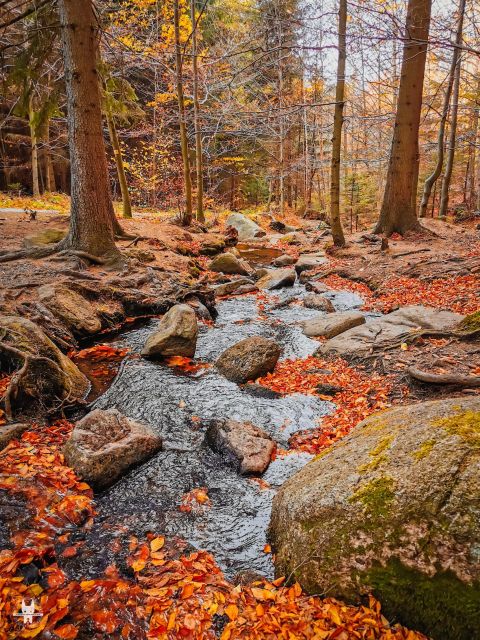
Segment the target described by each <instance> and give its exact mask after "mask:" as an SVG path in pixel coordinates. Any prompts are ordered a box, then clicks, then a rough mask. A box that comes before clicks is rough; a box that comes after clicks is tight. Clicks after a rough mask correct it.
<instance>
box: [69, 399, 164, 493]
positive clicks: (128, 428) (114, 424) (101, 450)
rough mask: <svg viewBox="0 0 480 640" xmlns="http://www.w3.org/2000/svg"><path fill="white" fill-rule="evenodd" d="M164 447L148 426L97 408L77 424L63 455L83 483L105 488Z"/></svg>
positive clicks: (115, 411) (116, 412)
mask: <svg viewBox="0 0 480 640" xmlns="http://www.w3.org/2000/svg"><path fill="white" fill-rule="evenodd" d="M161 447H162V440H161V438H160V437H159V436H157V435H156V434H155V433H154V432H153V431H152V430H151V429H150V428H149V427H147V426H145V425H143V424H141V423H139V422H135V421H134V420H130V419H129V418H126V417H125V416H124V415H122V414H121V413H120V412H119V411H117V410H116V409H109V410H108V411H102V410H100V409H95V410H94V411H92V412H91V413H89V414H88V415H86V416H85V417H84V418H83V419H82V420H80V421H79V422H77V423H76V425H75V428H74V429H73V431H72V434H71V436H70V438H69V439H68V441H67V442H66V444H65V446H64V449H63V453H64V455H65V461H66V463H67V464H68V466H69V467H72V469H73V470H74V471H75V472H76V473H77V474H78V475H79V476H80V478H82V480H85V482H88V483H89V484H91V485H92V486H93V487H94V488H96V489H103V488H105V487H108V486H110V485H111V484H113V483H114V482H115V481H116V480H118V479H119V478H120V477H121V476H122V475H123V474H124V473H125V472H126V471H128V469H130V468H131V467H133V466H135V465H137V464H139V463H140V462H143V461H144V460H147V459H148V458H150V457H151V456H152V455H153V454H154V453H156V452H157V451H159V450H160V449H161Z"/></svg>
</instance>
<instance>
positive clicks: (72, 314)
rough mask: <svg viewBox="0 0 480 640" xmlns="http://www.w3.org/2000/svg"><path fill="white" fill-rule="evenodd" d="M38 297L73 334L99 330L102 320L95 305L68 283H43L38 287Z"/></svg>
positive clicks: (84, 333)
mask: <svg viewBox="0 0 480 640" xmlns="http://www.w3.org/2000/svg"><path fill="white" fill-rule="evenodd" d="M38 297H39V299H40V302H41V303H42V304H44V305H45V306H46V307H47V309H49V310H50V311H51V312H52V313H53V315H54V316H56V317H57V318H59V319H60V320H61V321H62V322H63V323H64V324H65V325H66V326H67V327H68V328H69V329H70V330H71V331H72V332H73V333H74V334H75V335H80V336H82V335H92V334H95V333H98V332H99V331H100V330H101V328H102V321H101V319H100V317H99V315H98V313H97V309H96V308H95V305H93V304H92V303H91V302H90V301H89V300H87V299H86V298H85V297H84V296H82V295H80V294H79V293H77V292H76V291H74V290H73V289H71V288H70V287H68V285H66V284H63V283H58V284H55V283H52V284H46V285H43V287H40V288H39V289H38Z"/></svg>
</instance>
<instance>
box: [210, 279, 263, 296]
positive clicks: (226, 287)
mask: <svg viewBox="0 0 480 640" xmlns="http://www.w3.org/2000/svg"><path fill="white" fill-rule="evenodd" d="M247 285H252V286H255V285H254V283H253V280H250V279H249V278H238V280H231V281H230V282H224V283H223V284H219V285H216V286H215V287H213V290H214V292H215V297H216V298H221V297H223V296H228V295H230V294H231V293H233V292H234V291H236V290H237V289H238V288H239V287H243V286H247ZM256 288H257V287H256V286H255V289H256Z"/></svg>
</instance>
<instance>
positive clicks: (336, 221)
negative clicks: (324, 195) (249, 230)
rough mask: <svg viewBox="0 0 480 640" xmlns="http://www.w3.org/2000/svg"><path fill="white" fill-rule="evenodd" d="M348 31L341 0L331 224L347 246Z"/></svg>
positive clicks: (335, 238) (336, 238)
mask: <svg viewBox="0 0 480 640" xmlns="http://www.w3.org/2000/svg"><path fill="white" fill-rule="evenodd" d="M346 31H347V0H340V6H339V10H338V63H337V88H336V92H335V112H334V116H333V137H332V165H331V179H330V224H331V226H332V236H333V242H334V244H335V246H337V247H343V246H345V236H344V235H343V229H342V222H341V220H340V156H341V152H342V126H343V108H344V106H345V102H344V100H345V62H346V57H347V52H346Z"/></svg>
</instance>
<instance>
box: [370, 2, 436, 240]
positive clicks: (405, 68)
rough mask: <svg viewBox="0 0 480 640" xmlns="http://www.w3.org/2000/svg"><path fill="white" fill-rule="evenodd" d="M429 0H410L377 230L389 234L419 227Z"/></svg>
mask: <svg viewBox="0 0 480 640" xmlns="http://www.w3.org/2000/svg"><path fill="white" fill-rule="evenodd" d="M430 13H431V0H409V1H408V9H407V18H406V26H405V34H406V40H405V43H404V46H403V59H402V70H401V77H400V87H399V92H398V101H397V112H396V117H395V129H394V133H393V141H392V147H391V151H390V160H389V165H388V171H387V181H386V185H385V192H384V196H383V202H382V207H381V209H380V217H379V220H378V223H377V225H376V227H375V232H376V233H384V234H385V235H387V236H389V235H391V234H392V233H394V232H398V233H402V234H403V233H405V232H406V231H409V230H416V229H419V228H420V224H419V222H418V220H417V216H416V211H415V209H416V207H415V194H416V190H417V183H418V166H419V146H418V131H419V127H420V113H421V108H422V92H423V79H424V75H425V62H426V58H427V44H428V33H429V28H430Z"/></svg>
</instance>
